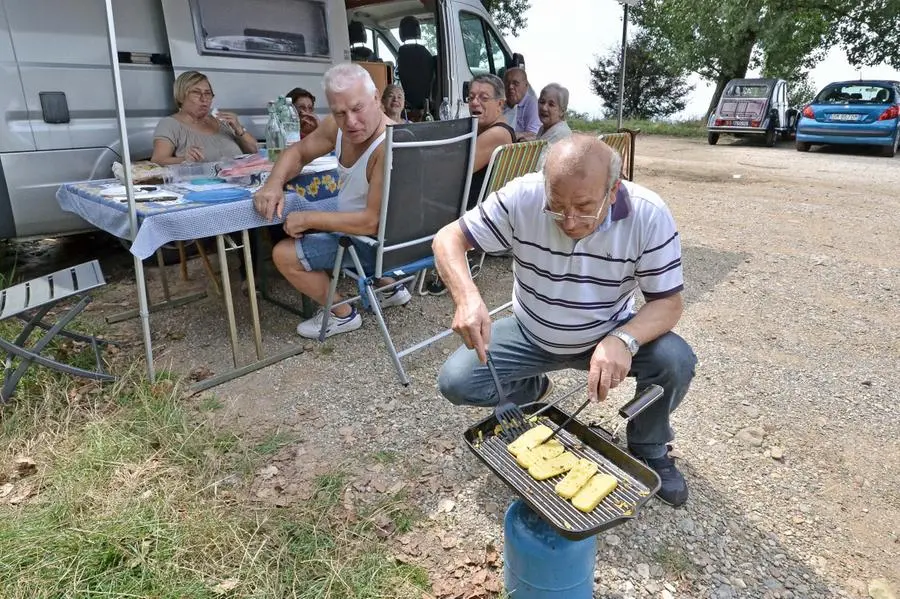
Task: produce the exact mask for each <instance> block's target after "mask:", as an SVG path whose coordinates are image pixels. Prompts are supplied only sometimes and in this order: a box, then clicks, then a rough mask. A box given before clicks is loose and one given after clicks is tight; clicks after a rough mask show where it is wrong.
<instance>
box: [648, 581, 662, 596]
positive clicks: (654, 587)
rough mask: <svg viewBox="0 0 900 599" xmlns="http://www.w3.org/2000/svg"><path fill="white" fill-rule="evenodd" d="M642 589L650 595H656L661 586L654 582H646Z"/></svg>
mask: <svg viewBox="0 0 900 599" xmlns="http://www.w3.org/2000/svg"><path fill="white" fill-rule="evenodd" d="M644 590H645V591H647V592H648V593H650V594H651V595H656V594H657V593H659V592H660V591H661V590H662V587H661V586H660V585H659V584H658V583H656V582H648V583H647V584H645V585H644Z"/></svg>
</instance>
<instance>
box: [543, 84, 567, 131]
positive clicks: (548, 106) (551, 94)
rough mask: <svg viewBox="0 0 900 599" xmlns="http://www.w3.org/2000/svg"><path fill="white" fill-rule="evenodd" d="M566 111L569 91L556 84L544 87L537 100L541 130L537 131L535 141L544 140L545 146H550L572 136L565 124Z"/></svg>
mask: <svg viewBox="0 0 900 599" xmlns="http://www.w3.org/2000/svg"><path fill="white" fill-rule="evenodd" d="M568 109H569V90H567V89H566V88H564V87H563V86H561V85H560V84H558V83H550V84H549V85H545V86H544V89H542V90H541V95H540V97H539V98H538V118H539V119H541V128H540V129H539V130H538V133H537V139H543V140H546V141H547V145H551V146H552V145H553V144H554V143H556V142H558V141H559V140H561V139H565V138H566V137H569V136H570V135H572V130H571V129H569V124H568V123H567V122H566V111H567V110H568Z"/></svg>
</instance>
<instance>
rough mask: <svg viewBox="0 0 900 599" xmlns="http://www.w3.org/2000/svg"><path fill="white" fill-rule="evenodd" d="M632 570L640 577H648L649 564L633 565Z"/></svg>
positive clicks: (645, 578)
mask: <svg viewBox="0 0 900 599" xmlns="http://www.w3.org/2000/svg"><path fill="white" fill-rule="evenodd" d="M634 571H635V572H637V575H638V576H640V577H641V578H642V579H644V580H647V579H648V578H650V565H649V564H638V565H637V566H635V567H634Z"/></svg>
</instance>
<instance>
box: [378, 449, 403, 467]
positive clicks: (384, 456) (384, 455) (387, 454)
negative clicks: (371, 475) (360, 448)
mask: <svg viewBox="0 0 900 599" xmlns="http://www.w3.org/2000/svg"><path fill="white" fill-rule="evenodd" d="M372 459H373V460H375V461H376V462H378V463H379V464H393V463H394V462H396V461H397V454H396V453H394V452H393V451H388V450H386V449H382V450H380V451H376V452H375V453H373V454H372Z"/></svg>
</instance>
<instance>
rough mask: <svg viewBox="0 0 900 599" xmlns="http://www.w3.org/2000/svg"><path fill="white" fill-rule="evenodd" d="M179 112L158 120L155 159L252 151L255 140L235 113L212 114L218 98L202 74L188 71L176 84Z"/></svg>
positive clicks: (165, 161) (209, 158) (176, 160)
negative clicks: (215, 99)
mask: <svg viewBox="0 0 900 599" xmlns="http://www.w3.org/2000/svg"><path fill="white" fill-rule="evenodd" d="M174 95H175V104H176V105H177V106H178V112H176V113H175V114H173V115H172V116H167V117H165V118H163V119H162V120H161V121H159V124H158V125H157V126H156V131H154V133H153V156H152V157H151V158H150V160H151V161H152V162H155V163H156V164H160V165H170V164H181V163H182V162H216V161H218V160H223V159H225V158H234V157H235V156H239V155H241V154H253V153H255V152H256V151H257V149H258V146H257V144H256V139H255V138H254V137H253V136H252V135H250V133H249V132H248V131H247V130H246V129H245V128H244V126H243V125H241V122H240V120H239V119H238V117H237V115H236V114H234V113H233V112H218V113H217V114H216V115H215V116H213V114H212V113H211V108H212V101H213V98H214V97H215V94H213V90H212V86H210V84H209V79H207V77H206V75H204V74H203V73H198V72H197V71H186V72H184V73H182V74H181V75H179V76H178V78H177V79H176V80H175V86H174Z"/></svg>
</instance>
